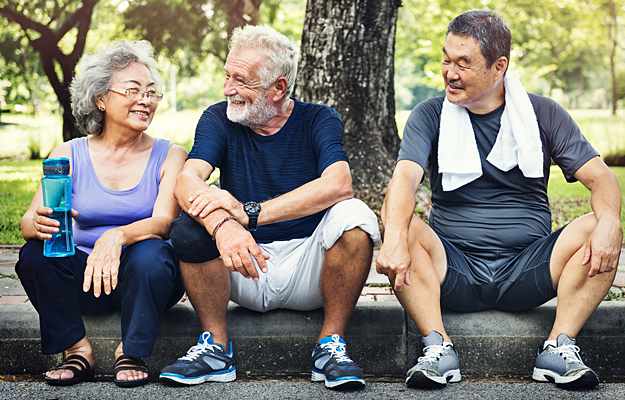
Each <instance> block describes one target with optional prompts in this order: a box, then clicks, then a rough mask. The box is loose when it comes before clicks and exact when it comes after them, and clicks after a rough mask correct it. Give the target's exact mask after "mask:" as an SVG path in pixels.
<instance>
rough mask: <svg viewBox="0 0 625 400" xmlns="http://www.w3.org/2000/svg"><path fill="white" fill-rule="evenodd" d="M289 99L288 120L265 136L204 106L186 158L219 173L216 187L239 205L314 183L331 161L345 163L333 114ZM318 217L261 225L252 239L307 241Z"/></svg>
mask: <svg viewBox="0 0 625 400" xmlns="http://www.w3.org/2000/svg"><path fill="white" fill-rule="evenodd" d="M292 100H293V101H294V102H295V104H294V107H293V111H292V112H291V115H290V116H289V119H288V120H287V122H286V123H285V124H284V126H283V127H282V128H281V129H280V130H279V131H278V132H276V133H275V134H273V135H270V136H262V135H259V134H257V133H255V132H254V131H252V130H251V129H250V128H249V127H247V126H245V125H241V124H238V123H235V122H232V121H230V120H229V119H228V118H227V117H226V109H227V102H225V101H224V102H221V103H217V104H215V105H213V106H210V107H209V108H207V109H206V110H205V111H204V113H203V114H202V117H201V118H200V120H199V122H198V124H197V127H196V129H195V141H194V143H193V148H192V149H191V152H190V153H189V157H188V158H196V159H201V160H204V161H206V162H207V163H209V164H210V165H211V166H213V168H219V169H220V183H221V188H222V189H225V190H227V191H228V192H230V193H231V194H232V195H233V196H234V197H235V198H236V199H237V200H239V201H240V202H242V203H245V202H248V201H256V202H258V203H262V202H263V201H266V200H269V199H272V198H275V197H278V196H280V195H283V194H285V193H287V192H290V191H292V190H294V189H296V188H298V187H300V186H302V185H304V184H306V183H308V182H310V181H312V180H314V179H317V178H319V177H320V176H321V174H322V173H323V171H324V170H325V169H326V168H327V167H328V166H330V165H332V164H334V163H335V162H337V161H347V160H348V159H347V154H346V153H345V151H344V150H343V123H342V121H341V118H340V117H339V114H338V113H337V112H336V111H335V110H333V109H332V108H330V107H327V106H323V105H319V104H310V103H303V102H301V101H298V100H296V99H292ZM324 213H325V210H324V211H321V212H318V213H316V214H313V215H309V216H306V217H302V218H298V219H295V220H291V221H283V222H278V223H275V224H269V225H262V226H259V227H258V229H257V230H256V231H255V232H253V233H252V235H253V236H254V239H255V240H256V241H257V242H259V243H268V242H272V241H276V240H290V239H296V238H303V237H308V236H310V235H312V233H313V232H314V230H315V228H316V227H317V225H318V224H319V221H321V218H322V217H323V214H324ZM261 214H262V210H261Z"/></svg>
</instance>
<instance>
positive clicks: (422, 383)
mask: <svg viewBox="0 0 625 400" xmlns="http://www.w3.org/2000/svg"><path fill="white" fill-rule="evenodd" d="M461 380H462V376H461V375H460V370H459V369H452V370H450V371H447V372H445V374H444V375H443V376H436V377H434V376H428V375H426V374H424V373H423V371H415V372H414V373H413V374H412V375H410V376H409V377H408V378H406V385H408V386H410V387H413V388H425V389H431V388H442V387H445V386H447V384H448V383H457V382H460V381H461Z"/></svg>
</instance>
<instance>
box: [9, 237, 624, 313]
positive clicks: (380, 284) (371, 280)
mask: <svg viewBox="0 0 625 400" xmlns="http://www.w3.org/2000/svg"><path fill="white" fill-rule="evenodd" d="M18 251H19V246H0V274H1V275H0V304H1V303H5V304H7V303H27V302H28V297H27V296H26V293H25V292H24V289H23V288H22V285H20V283H19V281H17V280H15V279H12V278H11V276H15V263H16V262H17V259H18V253H17V252H18ZM377 253H378V252H377V250H376V251H375V252H374V254H373V262H372V263H371V271H370V272H369V277H368V278H367V286H365V287H364V288H363V290H362V294H361V296H360V299H359V300H358V301H359V302H375V301H397V298H395V295H394V294H393V291H392V290H391V288H390V287H389V285H388V279H387V278H386V276H384V275H380V274H378V273H377V272H376V271H375V257H376V256H377ZM618 269H619V271H618V272H617V274H616V278H615V280H614V285H613V287H612V292H613V293H615V294H625V293H624V292H623V287H625V247H624V248H623V251H621V258H620V260H619V268H618ZM181 301H186V297H183V299H182V300H181ZM552 301H555V300H552Z"/></svg>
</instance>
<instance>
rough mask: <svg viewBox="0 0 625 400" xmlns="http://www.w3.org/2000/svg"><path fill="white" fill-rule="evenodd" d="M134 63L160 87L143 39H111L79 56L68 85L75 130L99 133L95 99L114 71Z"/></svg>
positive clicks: (107, 86) (100, 114)
mask: <svg viewBox="0 0 625 400" xmlns="http://www.w3.org/2000/svg"><path fill="white" fill-rule="evenodd" d="M135 62H138V63H141V64H143V65H145V66H146V67H147V68H148V70H150V74H152V79H154V83H155V84H156V88H157V90H160V88H161V87H162V86H163V78H161V75H160V74H159V73H158V69H157V67H156V60H155V59H154V49H153V47H152V44H150V42H148V41H147V40H138V41H132V42H131V41H128V40H123V41H121V42H112V43H111V44H109V45H108V46H107V47H106V48H105V49H102V50H99V51H97V52H95V53H93V54H88V55H85V56H83V57H82V59H81V60H80V64H79V66H78V73H77V74H76V75H74V79H73V80H72V83H71V84H70V87H69V93H70V96H71V100H72V114H74V118H76V126H77V127H78V129H80V130H81V131H83V132H85V133H87V134H92V135H98V134H100V133H101V132H102V121H103V119H104V111H100V110H99V109H98V106H97V105H96V101H98V100H100V99H102V98H104V96H106V95H107V93H108V90H109V89H110V88H111V84H112V83H113V76H114V74H115V73H116V72H117V71H120V70H122V69H124V68H126V67H127V66H129V65H130V64H132V63H135Z"/></svg>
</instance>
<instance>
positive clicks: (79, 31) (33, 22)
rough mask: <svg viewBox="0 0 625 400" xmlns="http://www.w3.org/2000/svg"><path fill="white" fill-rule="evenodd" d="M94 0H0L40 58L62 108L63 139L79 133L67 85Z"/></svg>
mask: <svg viewBox="0 0 625 400" xmlns="http://www.w3.org/2000/svg"><path fill="white" fill-rule="evenodd" d="M97 2H98V0H82V1H72V0H0V15H2V16H3V17H5V18H6V19H7V20H8V21H10V22H15V23H17V24H19V25H20V27H21V28H22V30H23V32H24V35H25V36H26V37H27V38H28V42H29V43H30V46H31V47H32V48H33V49H34V50H35V51H36V52H37V53H38V54H39V57H40V58H41V65H42V68H43V70H44V71H45V74H46V76H47V77H48V80H49V81H50V84H51V85H52V88H53V89H54V92H55V94H56V96H57V98H58V100H59V103H60V105H61V108H62V114H63V140H64V141H67V140H70V139H72V138H74V137H78V136H81V133H80V132H79V131H78V129H76V127H75V126H74V116H73V115H72V111H71V106H70V97H69V91H68V88H69V84H70V82H71V80H72V77H73V74H74V69H75V67H76V64H77V63H78V60H79V59H80V56H81V55H82V53H83V51H84V49H85V41H86V38H87V32H88V31H89V25H90V24H91V16H92V14H93V8H94V6H95V4H96V3H97ZM72 42H73V43H72ZM68 48H69V49H70V50H69V52H67V49H68Z"/></svg>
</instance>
